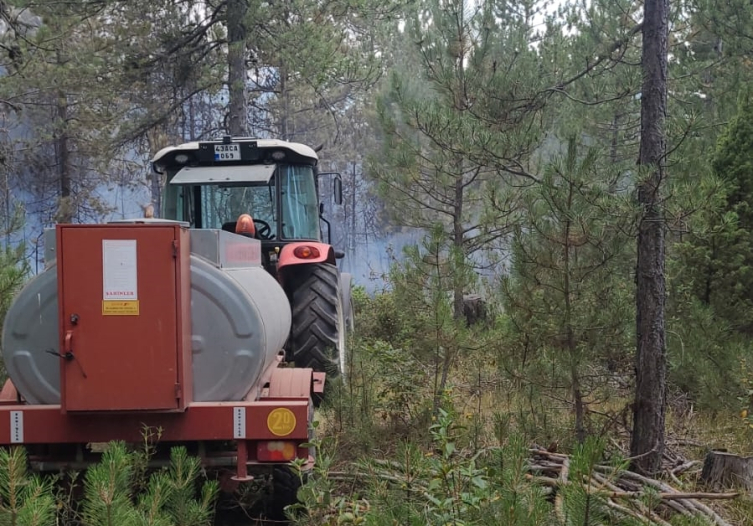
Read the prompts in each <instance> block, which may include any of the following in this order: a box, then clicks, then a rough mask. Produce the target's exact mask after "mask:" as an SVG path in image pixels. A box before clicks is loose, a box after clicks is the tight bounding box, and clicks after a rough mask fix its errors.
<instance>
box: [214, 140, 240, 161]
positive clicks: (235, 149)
mask: <svg viewBox="0 0 753 526" xmlns="http://www.w3.org/2000/svg"><path fill="white" fill-rule="evenodd" d="M214 160H215V161H240V160H241V149H240V146H238V145H237V144H215V145H214Z"/></svg>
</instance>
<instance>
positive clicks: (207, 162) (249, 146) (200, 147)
mask: <svg viewBox="0 0 753 526" xmlns="http://www.w3.org/2000/svg"><path fill="white" fill-rule="evenodd" d="M216 145H238V147H239V150H240V151H239V152H237V157H235V158H233V159H228V160H218V159H217V148H215V146H216ZM276 152H280V153H276ZM181 153H183V154H188V156H189V160H188V161H182V160H181V161H179V160H177V159H176V156H178V155H179V154H181ZM282 153H284V154H285V155H284V158H281V157H278V155H281V154H282ZM283 159H284V160H289V161H291V162H303V163H306V164H311V165H316V164H317V163H318V161H319V157H318V156H317V155H316V152H315V151H314V149H313V148H311V147H309V146H306V145H305V144H301V143H297V142H288V141H281V140H278V139H257V138H254V137H230V136H228V137H223V138H222V139H215V140H208V141H191V142H186V143H183V144H178V145H176V146H167V147H166V148H162V149H161V150H160V151H158V152H157V153H156V154H155V155H154V157H153V158H152V164H153V165H154V167H155V168H157V167H159V168H165V167H169V166H176V167H177V166H184V165H186V164H193V165H197V164H198V165H204V166H211V165H218V164H221V165H227V164H250V163H258V162H280V161H282V160H283Z"/></svg>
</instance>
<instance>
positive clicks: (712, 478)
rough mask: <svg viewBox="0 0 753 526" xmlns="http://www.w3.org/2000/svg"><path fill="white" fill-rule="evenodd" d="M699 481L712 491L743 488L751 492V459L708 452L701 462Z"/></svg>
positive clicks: (725, 453)
mask: <svg viewBox="0 0 753 526" xmlns="http://www.w3.org/2000/svg"><path fill="white" fill-rule="evenodd" d="M701 480H702V481H703V482H704V483H705V484H707V485H708V486H709V487H710V488H712V489H714V490H717V491H719V490H723V489H729V488H743V489H745V490H746V491H751V490H753V457H740V456H738V455H733V454H732V453H727V452H725V451H714V450H712V451H709V452H708V454H707V455H706V458H705V459H704V461H703V469H702V470H701Z"/></svg>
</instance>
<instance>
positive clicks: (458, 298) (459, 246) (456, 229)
mask: <svg viewBox="0 0 753 526" xmlns="http://www.w3.org/2000/svg"><path fill="white" fill-rule="evenodd" d="M454 165H455V166H454V168H455V199H454V202H453V205H454V206H453V208H454V210H453V216H452V244H453V248H454V249H455V250H456V251H457V252H458V253H462V254H463V255H465V240H464V236H463V205H464V203H463V197H464V191H465V177H463V160H462V159H461V158H460V157H459V156H457V157H456V158H455V162H454ZM461 264H463V265H465V258H463V260H462V261H461ZM464 274H465V269H457V268H454V269H453V276H452V282H453V286H452V292H453V313H454V316H455V319H456V320H459V319H461V318H462V317H463V307H464V304H463V292H464V290H463V289H464V288H465V287H464V283H463V281H464V279H465V278H464Z"/></svg>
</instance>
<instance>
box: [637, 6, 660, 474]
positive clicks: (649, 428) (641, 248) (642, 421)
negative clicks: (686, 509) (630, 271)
mask: <svg viewBox="0 0 753 526" xmlns="http://www.w3.org/2000/svg"><path fill="white" fill-rule="evenodd" d="M668 13H669V0H646V2H645V4H644V17H643V19H644V22H643V51H642V65H643V88H642V90H641V145H640V155H639V160H638V164H639V168H640V174H639V177H640V180H639V183H638V202H639V204H640V205H641V207H642V213H643V216H642V218H641V221H640V224H639V227H638V261H637V266H636V285H637V290H636V333H637V334H636V336H637V349H636V388H635V402H634V404H633V435H632V440H631V444H630V455H631V456H632V457H636V458H635V459H634V460H633V462H632V465H631V467H632V469H634V470H636V471H638V472H641V473H644V474H648V475H652V474H654V473H656V472H657V471H658V470H659V469H660V467H661V459H662V454H663V452H664V418H665V407H666V367H667V365H666V352H667V350H666V343H665V327H664V304H665V281H664V258H665V256H664V213H663V203H662V200H661V199H662V197H661V186H662V181H663V179H664V175H665V174H664V155H665V151H666V139H665V124H664V123H665V115H666V107H667V46H668Z"/></svg>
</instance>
